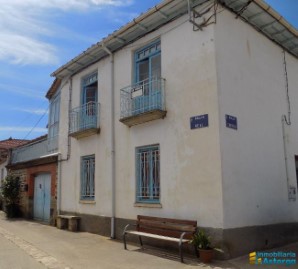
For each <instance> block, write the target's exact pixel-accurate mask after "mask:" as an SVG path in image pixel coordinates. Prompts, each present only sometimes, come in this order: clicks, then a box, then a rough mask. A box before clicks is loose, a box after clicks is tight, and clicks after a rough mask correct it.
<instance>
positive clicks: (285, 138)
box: [281, 115, 290, 198]
mask: <svg viewBox="0 0 298 269" xmlns="http://www.w3.org/2000/svg"><path fill="white" fill-rule="evenodd" d="M281 123H282V136H283V146H284V155H285V169H286V178H287V187H288V192H289V187H290V179H289V168H288V148H287V135H286V130H285V126H286V124H287V122H286V116H285V115H283V116H282V118H281ZM289 198H290V197H289Z"/></svg>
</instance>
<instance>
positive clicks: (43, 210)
mask: <svg viewBox="0 0 298 269" xmlns="http://www.w3.org/2000/svg"><path fill="white" fill-rule="evenodd" d="M50 203H51V175H50V174H40V175H38V176H36V177H35V180H34V208H33V215H34V219H36V220H40V221H46V222H49V221H50Z"/></svg>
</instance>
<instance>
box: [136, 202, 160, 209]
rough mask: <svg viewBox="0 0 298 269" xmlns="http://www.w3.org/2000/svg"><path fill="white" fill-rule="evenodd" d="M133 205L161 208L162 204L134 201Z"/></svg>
mask: <svg viewBox="0 0 298 269" xmlns="http://www.w3.org/2000/svg"><path fill="white" fill-rule="evenodd" d="M134 207H147V208H162V204H150V203H135V204H134Z"/></svg>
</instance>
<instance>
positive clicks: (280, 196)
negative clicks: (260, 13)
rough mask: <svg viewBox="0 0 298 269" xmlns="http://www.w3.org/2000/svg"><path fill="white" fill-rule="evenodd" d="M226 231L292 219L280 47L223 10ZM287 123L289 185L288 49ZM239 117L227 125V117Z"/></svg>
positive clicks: (294, 206)
mask: <svg viewBox="0 0 298 269" xmlns="http://www.w3.org/2000/svg"><path fill="white" fill-rule="evenodd" d="M215 44H216V67H217V73H218V92H219V111H220V112H219V122H220V143H221V155H222V173H223V204H224V215H223V219H224V228H234V227H243V226H253V225H265V224H273V223H285V222H294V221H297V220H298V214H297V212H298V201H296V202H289V201H288V186H287V179H286V172H285V156H284V148H283V135H282V123H281V117H282V115H284V114H287V101H286V90H285V75H284V65H283V53H282V48H281V47H279V46H277V45H275V44H274V43H273V42H272V41H270V40H269V39H268V38H266V37H265V36H264V35H262V34H260V33H259V32H257V31H256V30H255V29H254V28H252V27H251V26H249V25H248V24H246V23H244V22H243V21H241V20H240V19H238V20H236V19H235V15H234V14H231V13H230V12H229V11H227V10H225V11H224V12H221V13H219V14H218V16H217V24H216V28H215ZM286 59H287V68H288V79H289V94H290V100H291V110H292V125H291V126H290V127H287V128H286V134H287V137H288V139H287V141H288V142H287V147H288V149H289V151H288V164H289V175H290V185H293V186H295V187H297V186H296V174H295V160H294V155H295V154H297V153H298V144H297V143H298V142H297V141H298V140H297V138H298V137H297V135H298V124H297V118H298V107H297V106H298V92H297V88H298V80H297V74H298V60H297V59H296V58H294V57H293V56H291V55H290V54H288V53H286ZM226 114H228V115H232V116H235V117H237V119H238V130H237V131H235V130H233V129H229V128H226V126H225V115H226Z"/></svg>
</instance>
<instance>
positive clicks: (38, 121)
mask: <svg viewBox="0 0 298 269" xmlns="http://www.w3.org/2000/svg"><path fill="white" fill-rule="evenodd" d="M48 111H49V107H48V108H47V110H45V112H44V113H43V114H42V115H41V117H40V118H39V119H38V120H37V122H36V123H35V125H34V126H33V127H32V128H31V130H30V131H29V132H28V134H27V135H26V136H25V137H24V139H26V138H27V137H28V136H29V135H30V134H31V133H32V131H33V130H34V129H35V128H36V126H37V125H38V124H39V123H40V121H41V120H42V119H43V118H44V116H45V115H46V114H47V113H48Z"/></svg>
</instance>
